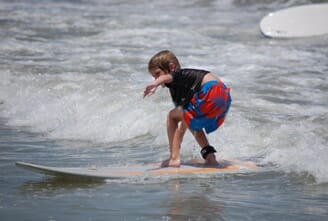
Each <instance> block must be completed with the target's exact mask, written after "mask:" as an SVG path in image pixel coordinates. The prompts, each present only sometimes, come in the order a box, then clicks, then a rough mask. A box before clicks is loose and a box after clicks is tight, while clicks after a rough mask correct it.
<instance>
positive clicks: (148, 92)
mask: <svg viewBox="0 0 328 221" xmlns="http://www.w3.org/2000/svg"><path fill="white" fill-rule="evenodd" d="M156 89H157V85H154V84H150V85H148V86H147V87H146V88H145V90H144V95H143V97H144V98H145V97H146V96H151V95H152V94H154V93H155V91H156Z"/></svg>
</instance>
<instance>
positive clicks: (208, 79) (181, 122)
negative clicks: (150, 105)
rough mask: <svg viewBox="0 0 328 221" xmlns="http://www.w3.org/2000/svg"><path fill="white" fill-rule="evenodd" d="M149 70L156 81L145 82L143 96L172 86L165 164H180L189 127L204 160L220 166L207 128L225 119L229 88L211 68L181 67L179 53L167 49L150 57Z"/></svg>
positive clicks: (229, 99)
mask: <svg viewBox="0 0 328 221" xmlns="http://www.w3.org/2000/svg"><path fill="white" fill-rule="evenodd" d="M148 71H149V72H150V73H151V75H152V76H153V77H154V81H153V82H152V83H150V84H149V85H148V86H146V88H145V90H144V97H146V96H150V95H152V94H154V93H155V91H156V89H157V87H158V86H160V85H161V86H162V87H168V88H169V90H170V94H171V97H172V100H173V103H174V105H175V108H174V109H172V110H171V111H170V112H169V113H168V115H167V135H168V139H169V148H170V158H169V159H167V160H165V161H164V162H163V163H162V166H163V167H168V166H172V167H179V166H180V165H181V161H180V145H181V143H182V140H183V136H184V134H185V132H186V130H187V128H189V130H190V131H191V133H192V134H193V135H194V137H195V139H196V141H197V143H198V144H199V145H200V147H201V148H202V149H201V155H202V157H203V158H204V159H205V162H206V163H207V164H208V165H210V166H218V162H217V161H216V157H215V154H214V153H215V152H216V150H215V149H214V147H213V146H211V145H209V142H208V140H207V137H206V135H205V132H206V133H211V132H213V131H215V130H216V129H217V128H219V126H220V125H221V124H222V123H223V121H224V119H225V116H226V114H227V112H228V110H229V107H230V103H231V97H230V88H228V87H226V86H225V85H224V84H223V83H222V81H221V80H220V79H219V78H218V77H217V76H215V75H214V74H213V73H211V72H209V71H204V70H197V69H181V67H180V63H179V61H178V59H177V58H176V56H175V55H174V54H173V53H172V52H170V51H167V50H164V51H161V52H159V53H157V54H156V55H154V56H153V57H152V58H151V59H150V61H149V63H148ZM204 130H205V132H204Z"/></svg>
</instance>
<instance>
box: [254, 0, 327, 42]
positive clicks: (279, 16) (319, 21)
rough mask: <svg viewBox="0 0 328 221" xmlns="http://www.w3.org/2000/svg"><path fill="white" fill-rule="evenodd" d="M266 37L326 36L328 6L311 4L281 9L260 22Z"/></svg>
mask: <svg viewBox="0 0 328 221" xmlns="http://www.w3.org/2000/svg"><path fill="white" fill-rule="evenodd" d="M260 30H261V32H262V34H263V35H264V36H266V37H272V38H293V37H310V36H317V35H324V34H328V4H327V3H325V4H311V5H302V6H295V7H291V8H287V9H282V10H280V11H276V12H273V13H269V14H268V15H266V16H265V17H264V18H263V19H262V20H261V22H260Z"/></svg>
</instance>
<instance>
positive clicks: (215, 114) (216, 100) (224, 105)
mask: <svg viewBox="0 0 328 221" xmlns="http://www.w3.org/2000/svg"><path fill="white" fill-rule="evenodd" d="M230 104H231V96H230V88H228V87H226V86H225V85H224V83H223V82H222V81H216V80H213V81H208V82H206V83H205V84H204V85H202V88H201V90H200V91H198V92H196V93H195V94H194V96H193V98H192V99H191V101H190V102H189V104H187V105H186V106H184V107H183V118H184V121H185V122H186V124H187V125H188V126H189V128H191V129H192V130H194V131H200V130H202V129H205V131H206V133H211V132H213V131H215V130H216V129H218V128H219V127H220V126H221V125H222V123H223V122H224V120H225V117H226V115H227V113H228V111H229V108H230Z"/></svg>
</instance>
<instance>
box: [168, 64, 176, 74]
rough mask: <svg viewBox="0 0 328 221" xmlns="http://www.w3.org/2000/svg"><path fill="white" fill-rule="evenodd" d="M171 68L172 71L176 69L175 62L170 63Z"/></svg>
mask: <svg viewBox="0 0 328 221" xmlns="http://www.w3.org/2000/svg"><path fill="white" fill-rule="evenodd" d="M169 68H170V70H169V71H170V72H174V71H175V64H174V63H169Z"/></svg>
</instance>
